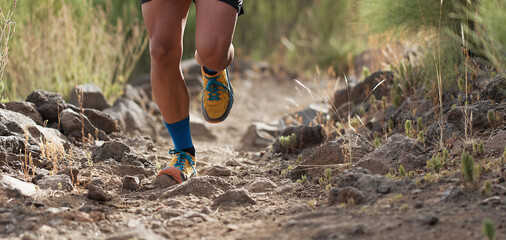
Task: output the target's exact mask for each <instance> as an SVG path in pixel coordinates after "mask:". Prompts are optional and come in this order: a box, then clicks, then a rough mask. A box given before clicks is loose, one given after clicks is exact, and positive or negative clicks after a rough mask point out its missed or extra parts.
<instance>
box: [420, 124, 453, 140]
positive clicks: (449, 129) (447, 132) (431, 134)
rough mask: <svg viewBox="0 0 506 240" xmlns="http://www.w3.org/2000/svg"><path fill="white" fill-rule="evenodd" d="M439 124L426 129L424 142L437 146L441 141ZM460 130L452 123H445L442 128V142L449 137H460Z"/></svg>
mask: <svg viewBox="0 0 506 240" xmlns="http://www.w3.org/2000/svg"><path fill="white" fill-rule="evenodd" d="M440 126H441V125H440V123H439V122H434V123H432V124H431V125H430V126H429V128H428V129H427V135H426V138H425V139H426V142H427V143H431V144H438V143H439V141H440V139H441V127H440ZM461 135H462V133H461V132H460V129H459V128H458V127H457V126H456V125H455V124H453V123H445V124H444V127H443V142H446V140H448V139H449V138H451V137H460V136H461Z"/></svg>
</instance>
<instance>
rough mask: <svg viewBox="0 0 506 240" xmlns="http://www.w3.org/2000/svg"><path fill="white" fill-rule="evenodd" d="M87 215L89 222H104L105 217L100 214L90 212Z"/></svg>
mask: <svg viewBox="0 0 506 240" xmlns="http://www.w3.org/2000/svg"><path fill="white" fill-rule="evenodd" d="M89 214H90V218H91V220H93V222H99V221H102V220H105V215H104V214H103V213H101V212H98V211H91V212H90V213H89Z"/></svg>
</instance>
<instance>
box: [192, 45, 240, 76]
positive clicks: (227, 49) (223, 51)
mask: <svg viewBox="0 0 506 240" xmlns="http://www.w3.org/2000/svg"><path fill="white" fill-rule="evenodd" d="M231 51H232V44H230V42H229V41H214V42H209V41H208V42H206V43H200V44H197V53H198V57H199V58H200V61H201V64H202V65H204V66H206V67H207V68H209V69H211V70H215V71H219V70H222V69H225V68H226V67H227V66H228V64H230V62H231V61H232V59H231V58H232V54H231Z"/></svg>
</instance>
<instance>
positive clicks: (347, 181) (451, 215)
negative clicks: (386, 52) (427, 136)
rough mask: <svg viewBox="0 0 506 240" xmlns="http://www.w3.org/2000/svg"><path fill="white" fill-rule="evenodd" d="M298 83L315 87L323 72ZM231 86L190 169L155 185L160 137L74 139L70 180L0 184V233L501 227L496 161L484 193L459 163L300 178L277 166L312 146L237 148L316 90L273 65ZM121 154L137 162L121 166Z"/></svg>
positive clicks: (298, 232)
mask: <svg viewBox="0 0 506 240" xmlns="http://www.w3.org/2000/svg"><path fill="white" fill-rule="evenodd" d="M251 74H253V73H251ZM307 84H308V86H309V87H311V88H314V89H318V90H322V89H325V87H326V84H327V83H324V82H320V83H318V84H320V85H318V86H316V85H315V84H313V83H307ZM234 86H235V92H236V102H235V105H234V108H233V110H232V113H231V115H230V117H229V118H228V119H227V121H226V122H224V123H222V124H218V125H210V124H204V125H205V126H206V128H207V129H209V130H210V131H211V132H212V133H213V134H214V135H215V136H217V140H216V141H208V140H206V141H202V140H196V141H195V145H196V147H197V159H198V162H197V171H198V172H199V176H198V177H195V178H191V179H190V180H188V181H187V182H185V183H183V184H181V185H177V186H172V187H168V188H160V187H159V186H157V185H156V184H154V180H155V174H156V171H157V170H158V169H160V168H161V167H163V166H164V165H166V164H167V163H168V161H169V159H168V154H167V153H168V151H169V149H170V141H168V140H167V141H165V142H164V141H160V142H158V143H153V142H152V141H151V140H150V139H149V138H144V137H137V138H120V139H119V140H115V139H113V141H120V142H123V143H125V144H126V145H128V148H129V149H130V151H131V153H135V154H136V156H137V158H135V157H128V156H130V155H128V154H127V155H122V157H121V159H122V160H121V164H120V163H118V162H115V161H113V160H112V159H111V160H105V161H101V162H93V163H92V164H90V163H89V159H90V155H91V152H93V151H94V150H96V149H97V148H96V147H93V148H88V149H87V150H83V149H73V151H74V154H75V156H76V158H78V159H79V157H82V160H80V168H79V182H78V184H77V185H76V187H75V188H74V190H73V191H61V190H56V191H54V190H44V191H42V192H39V195H38V196H36V197H35V200H34V199H33V198H19V197H13V196H10V195H0V196H2V199H0V200H1V204H0V233H1V235H0V237H1V238H2V239H4V238H5V239H452V238H453V239H484V237H483V235H482V233H481V231H482V230H481V223H482V220H483V219H484V218H485V217H486V218H490V219H492V220H493V221H494V222H495V227H496V229H497V236H499V237H498V238H497V239H503V238H501V237H504V236H506V204H505V202H506V201H505V199H504V196H505V195H504V194H505V192H506V191H504V188H505V186H504V184H505V183H504V180H502V182H501V180H500V179H501V176H498V175H497V174H501V172H499V173H497V172H496V171H491V172H485V173H484V176H485V177H486V178H490V179H494V180H493V181H494V189H493V193H492V194H491V195H490V196H491V197H492V196H493V197H495V198H493V197H492V199H491V198H489V197H488V196H484V195H482V193H480V191H479V190H477V189H478V188H479V187H476V188H462V187H461V184H460V182H461V180H460V175H459V174H460V173H452V174H448V175H442V177H440V178H439V179H437V180H436V182H434V183H432V182H430V180H423V179H424V178H423V177H422V178H421V179H422V180H420V178H418V180H416V179H409V178H400V177H398V178H393V179H392V178H387V177H385V176H384V175H379V174H373V173H371V172H370V171H369V170H365V169H362V168H360V167H358V166H356V165H349V164H348V165H346V167H344V168H343V167H337V168H335V169H334V170H333V172H332V179H328V180H327V182H326V183H323V184H322V182H321V180H320V181H319V179H320V178H319V177H320V176H322V175H323V173H324V168H325V166H319V167H316V168H315V169H317V170H316V172H318V174H319V175H318V176H316V177H311V175H309V177H308V180H305V181H304V180H302V181H301V180H299V181H297V179H296V178H294V177H293V175H291V174H290V171H287V170H290V169H293V168H294V167H299V168H300V167H304V165H301V162H300V161H301V160H305V159H308V156H309V155H311V154H312V153H314V149H313V150H311V151H302V152H301V154H300V155H299V154H280V153H274V154H273V153H272V152H271V151H268V152H265V151H263V150H259V151H251V152H242V151H238V150H236V149H238V148H239V147H240V139H241V138H242V137H243V135H244V133H245V132H246V130H247V128H248V126H249V125H250V124H251V123H253V122H263V123H266V122H271V121H276V120H278V119H280V118H281V117H283V116H286V115H287V114H289V113H292V112H294V111H296V110H301V109H304V108H305V107H306V106H308V105H309V104H311V103H315V102H318V98H316V97H314V96H311V94H309V93H308V92H307V91H306V90H304V89H303V88H301V87H300V86H298V85H297V84H296V83H295V82H294V81H293V80H292V79H290V78H287V77H275V76H274V75H272V76H268V77H265V75H259V76H256V77H255V76H249V77H248V78H247V79H245V78H239V79H235V80H234ZM192 104H193V107H192V114H194V115H196V116H198V114H199V112H198V107H195V104H198V103H192ZM371 149H374V148H372V147H371ZM392 151H394V150H392ZM408 151H411V150H408ZM122 154H123V153H122ZM327 155H328V156H330V157H332V156H331V155H329V154H328V153H327ZM125 156H126V157H125ZM299 156H300V157H299ZM130 158H131V159H133V160H131V161H132V162H134V163H135V164H137V165H135V164H131V165H125V162H128V161H130V160H129V159H130ZM301 158H302V159H301ZM143 159H144V160H148V161H149V163H146V162H145V161H144V160H143ZM453 159H457V157H454V158H453ZM137 161H140V163H138V162H137ZM454 161H457V160H454ZM138 164H140V166H139V165H138ZM142 165H144V167H142ZM332 166H336V165H335V164H334V165H332ZM308 174H310V172H308ZM123 175H132V176H135V177H137V178H139V182H140V186H134V187H133V190H126V189H125V183H124V181H125V180H124V177H123ZM497 179H499V180H497ZM502 179H504V177H502ZM134 182H135V180H134ZM88 184H93V185H97V186H99V187H100V188H101V189H104V190H105V191H107V192H108V193H109V194H110V195H111V196H112V200H110V201H105V202H100V201H96V200H90V199H88V198H87V194H89V193H88V192H89V190H88V189H86V188H85V186H86V185H88ZM134 185H135V184H134ZM326 185H328V186H329V187H327V186H326ZM90 191H91V190H90ZM106 195H107V194H106ZM487 199H488V200H487Z"/></svg>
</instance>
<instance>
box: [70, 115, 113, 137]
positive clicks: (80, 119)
mask: <svg viewBox="0 0 506 240" xmlns="http://www.w3.org/2000/svg"><path fill="white" fill-rule="evenodd" d="M60 124H61V128H62V130H63V133H64V134H65V135H67V136H72V137H75V138H78V139H81V138H82V137H88V136H90V135H91V136H92V137H94V138H97V139H99V140H105V141H107V140H109V137H107V134H105V132H104V131H102V130H100V129H98V128H96V127H95V126H93V124H91V122H90V120H88V118H87V117H86V116H84V115H82V114H81V113H77V112H74V111H73V110H72V109H70V108H67V109H65V110H63V111H62V112H61V118H60ZM83 131H84V136H83Z"/></svg>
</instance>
